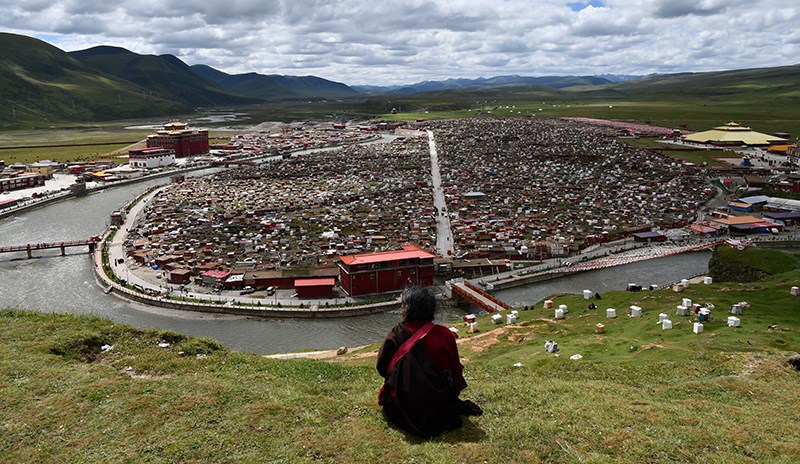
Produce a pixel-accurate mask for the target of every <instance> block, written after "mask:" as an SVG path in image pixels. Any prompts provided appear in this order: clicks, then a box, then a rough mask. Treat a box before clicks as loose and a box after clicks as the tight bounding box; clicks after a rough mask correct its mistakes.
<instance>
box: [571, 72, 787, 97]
mask: <svg viewBox="0 0 800 464" xmlns="http://www.w3.org/2000/svg"><path fill="white" fill-rule="evenodd" d="M798 86H800V65H793V66H779V67H774V68H754V69H741V70H735V71H715V72H704V73H680V74H667V75H659V76H652V77H647V78H644V79H639V80H634V81H625V82H616V83H613V84H606V85H601V86H598V87H596V88H594V89H589V88H586V87H579V88H575V89H574V91H575V92H576V93H578V94H586V93H587V92H588V93H591V92H597V91H601V92H602V91H611V92H613V93H615V94H617V95H620V96H623V97H632V98H636V99H639V100H643V101H646V100H663V99H671V100H676V99H711V100H721V99H731V98H736V99H739V100H741V99H752V100H757V101H759V102H763V101H764V100H765V99H786V98H788V99H792V100H794V101H797V100H798V99H800V90H798V88H799V87H798Z"/></svg>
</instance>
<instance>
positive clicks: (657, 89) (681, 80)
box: [363, 65, 800, 137]
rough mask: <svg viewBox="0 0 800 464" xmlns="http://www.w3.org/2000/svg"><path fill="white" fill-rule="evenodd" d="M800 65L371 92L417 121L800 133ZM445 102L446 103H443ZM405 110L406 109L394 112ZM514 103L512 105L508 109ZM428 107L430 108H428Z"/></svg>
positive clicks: (377, 102) (372, 107) (380, 104)
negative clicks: (480, 118)
mask: <svg viewBox="0 0 800 464" xmlns="http://www.w3.org/2000/svg"><path fill="white" fill-rule="evenodd" d="M798 86H800V65H798V66H784V67H776V68H764V69H748V70H740V71H725V72H715V73H696V74H694V73H690V74H675V75H665V76H655V77H651V78H647V79H642V80H638V81H625V82H615V83H611V84H605V85H599V86H577V87H570V88H566V89H559V90H557V89H551V88H545V87H535V86H518V85H514V86H506V87H500V88H493V89H470V90H457V91H455V90H454V91H441V92H426V93H420V94H415V95H410V96H408V97H404V96H401V95H391V96H384V97H372V98H371V99H370V100H369V101H368V102H367V103H366V104H365V105H364V107H363V108H364V109H366V110H368V111H383V113H385V114H384V115H383V117H386V118H393V119H401V120H414V119H420V118H421V119H429V118H440V117H442V118H450V117H466V116H475V115H486V116H515V117H519V116H525V117H530V116H545V117H562V116H572V117H576V116H580V117H593V118H601V119H613V120H621V121H635V122H645V123H652V124H655V125H661V126H665V127H683V128H686V129H690V130H697V131H700V130H707V129H710V128H712V127H714V126H719V125H721V124H723V123H725V122H727V121H737V122H740V123H741V124H743V125H747V126H750V127H752V128H753V129H754V130H756V131H761V132H767V133H769V132H789V133H790V134H792V135H793V137H797V136H798V135H800V93H798V91H797V90H796V89H797V88H798ZM443 103H444V104H443ZM397 107H402V108H403V111H402V114H398V115H391V114H388V113H389V111H390V110H391V108H397ZM507 107H508V108H507ZM426 111H427V113H426Z"/></svg>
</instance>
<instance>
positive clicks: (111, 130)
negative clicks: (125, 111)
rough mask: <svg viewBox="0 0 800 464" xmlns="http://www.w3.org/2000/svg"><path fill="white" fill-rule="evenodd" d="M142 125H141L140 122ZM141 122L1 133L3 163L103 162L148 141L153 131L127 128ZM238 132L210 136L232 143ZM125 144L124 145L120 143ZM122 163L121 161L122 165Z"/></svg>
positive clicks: (1, 157) (210, 135)
mask: <svg viewBox="0 0 800 464" xmlns="http://www.w3.org/2000/svg"><path fill="white" fill-rule="evenodd" d="M139 122H141V121H139ZM134 124H137V122H131V121H126V122H116V123H109V124H102V125H97V126H93V127H80V128H58V129H41V130H25V131H5V132H3V131H0V147H3V148H4V149H2V150H0V160H4V161H5V163H6V164H7V165H10V164H14V163H18V162H19V163H23V164H29V163H32V162H35V161H39V160H44V159H49V160H51V161H58V162H61V163H68V162H73V161H74V162H87V161H99V160H102V159H104V158H103V156H104V155H109V154H113V153H115V152H118V151H121V152H122V153H126V150H124V149H125V148H126V147H128V146H130V145H132V144H133V143H136V142H137V141H142V140H144V139H145V138H146V137H147V136H148V135H150V134H152V133H153V131H149V130H128V129H124V127H125V126H126V125H134ZM232 134H234V132H228V131H226V132H219V131H217V132H214V131H211V132H210V133H209V139H215V140H216V142H219V141H220V140H230V136H231V135H232ZM215 140H211V143H215ZM120 142H124V143H120ZM76 144H98V145H88V146H70V145H76ZM20 146H40V148H14V147H20ZM118 162H119V161H118Z"/></svg>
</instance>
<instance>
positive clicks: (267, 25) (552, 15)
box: [0, 0, 800, 84]
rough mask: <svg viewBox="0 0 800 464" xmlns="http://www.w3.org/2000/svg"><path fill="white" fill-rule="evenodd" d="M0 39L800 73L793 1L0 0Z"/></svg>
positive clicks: (354, 64) (316, 57)
mask: <svg viewBox="0 0 800 464" xmlns="http://www.w3.org/2000/svg"><path fill="white" fill-rule="evenodd" d="M0 7H1V8H2V11H3V12H4V14H3V15H2V16H0V28H2V29H3V30H5V31H8V32H16V33H21V34H25V35H31V36H35V37H39V38H42V39H43V40H46V41H48V42H50V43H52V44H53V45H56V46H57V47H60V48H62V49H64V50H68V51H71V50H80V49H84V48H88V47H92V46H96V45H113V46H119V47H124V48H127V49H129V50H131V51H133V52H136V53H142V54H167V53H168V54H174V55H176V56H178V57H179V58H181V59H183V60H184V61H186V62H187V63H189V64H199V63H202V64H207V65H209V66H212V67H215V68H218V69H220V70H222V71H225V72H229V73H244V72H260V73H264V74H314V75H318V76H320V77H324V78H327V79H332V80H336V81H340V82H345V83H348V84H404V83H411V82H414V81H416V80H434V79H446V78H454V77H479V76H483V77H489V76H495V75H504V74H520V75H533V76H535V75H548V74H560V75H563V74H602V73H617V74H646V73H652V72H677V71H709V70H720V69H732V68H743V67H766V66H777V65H786V64H795V63H796V62H797V61H798V60H797V58H796V57H798V56H800V40H799V39H798V35H797V32H796V27H795V24H796V23H797V21H798V19H800V10H799V9H798V8H797V7H796V6H795V3H794V2H793V1H790V0H762V1H759V2H752V1H744V0H692V1H689V0H644V1H633V0H592V1H578V2H575V1H569V0H542V1H537V2H529V1H525V0H498V1H497V2H492V3H488V2H485V1H482V0H450V1H445V0H410V1H403V2H373V1H366V0H347V1H345V0H266V1H265V0H225V1H221V0H207V1H203V2H187V1H185V0H158V1H156V0H123V1H121V2H108V1H106V0H104V1H97V0H46V1H45V0H14V1H12V0H0Z"/></svg>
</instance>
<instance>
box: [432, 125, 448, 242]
mask: <svg viewBox="0 0 800 464" xmlns="http://www.w3.org/2000/svg"><path fill="white" fill-rule="evenodd" d="M427 132H428V146H429V147H430V151H431V180H432V184H433V206H434V207H436V211H437V212H436V253H437V254H438V255H439V256H452V254H453V234H452V232H451V230H450V216H449V214H448V212H447V203H446V202H445V199H444V191H443V190H442V176H441V174H440V172H439V152H438V150H437V149H436V140H434V138H433V131H430V130H429V131H427Z"/></svg>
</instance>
